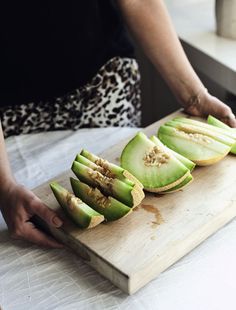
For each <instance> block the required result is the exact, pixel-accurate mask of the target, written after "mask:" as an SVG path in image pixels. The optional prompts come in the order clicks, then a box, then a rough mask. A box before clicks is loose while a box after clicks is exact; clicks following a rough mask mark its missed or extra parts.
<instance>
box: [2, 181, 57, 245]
mask: <svg viewBox="0 0 236 310" xmlns="http://www.w3.org/2000/svg"><path fill="white" fill-rule="evenodd" d="M0 209H1V212H2V215H3V217H4V219H5V222H6V224H7V226H8V229H9V232H10V235H11V237H12V238H14V239H24V240H27V241H30V242H32V243H35V244H37V245H40V246H44V247H52V248H61V247H63V245H62V244H60V243H59V242H57V241H56V240H55V239H53V238H51V237H49V236H48V235H46V234H45V233H44V232H42V231H40V230H39V229H37V228H36V227H35V226H34V224H33V223H32V222H31V221H30V219H31V218H32V217H33V216H34V215H37V216H39V217H40V218H41V219H43V220H44V221H45V222H46V223H47V224H48V225H49V226H52V227H55V228H59V227H60V226H62V224H63V222H62V220H61V219H60V218H59V217H58V215H57V214H56V213H55V212H54V211H52V210H50V209H49V208H48V207H47V206H46V205H44V204H43V203H42V202H41V200H40V199H39V198H38V197H37V196H36V195H35V194H34V193H33V192H31V191H29V190H28V189H26V188H25V187H24V186H22V185H19V184H17V183H15V182H11V183H10V184H9V185H8V186H6V188H4V190H3V189H1V194H0Z"/></svg>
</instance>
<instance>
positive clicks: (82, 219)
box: [50, 182, 104, 228]
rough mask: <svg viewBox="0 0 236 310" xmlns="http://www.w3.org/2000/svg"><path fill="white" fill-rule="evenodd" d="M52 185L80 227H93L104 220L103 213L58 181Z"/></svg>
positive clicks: (64, 207)
mask: <svg viewBox="0 0 236 310" xmlns="http://www.w3.org/2000/svg"><path fill="white" fill-rule="evenodd" d="M50 187H51V189H52V191H53V193H54V195H55V197H56V199H57V201H58V203H59V204H60V206H61V207H62V208H63V210H64V211H65V213H66V214H67V215H68V216H69V217H70V219H71V220H72V221H73V222H74V223H75V224H76V225H78V226H79V227H80V228H93V227H95V226H97V225H98V224H100V223H101V222H103V221H104V216H103V215H102V214H100V213H98V212H97V211H95V210H93V209H92V208H90V207H89V206H88V205H87V204H86V203H84V202H83V201H82V200H80V199H79V198H77V197H75V196H74V195H73V194H71V193H70V192H69V191H68V190H66V189H65V188H64V187H62V186H61V185H59V184H58V183H57V182H52V183H51V184H50Z"/></svg>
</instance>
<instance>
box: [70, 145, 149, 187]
mask: <svg viewBox="0 0 236 310" xmlns="http://www.w3.org/2000/svg"><path fill="white" fill-rule="evenodd" d="M79 155H80V156H83V158H86V159H87V160H88V161H87V164H85V163H84V164H85V165H88V166H89V167H91V163H93V164H95V165H96V168H95V166H94V165H93V169H95V170H96V169H97V170H98V171H99V172H101V173H102V174H103V175H108V176H112V177H113V178H117V179H119V180H121V181H122V182H125V183H127V184H128V185H131V186H133V185H134V184H135V185H136V186H139V187H140V188H141V189H143V185H142V184H141V183H140V182H139V180H137V179H136V178H135V177H134V176H132V175H130V173H128V172H127V171H126V170H125V169H123V168H121V167H120V166H117V165H115V164H113V163H110V162H109V161H108V160H105V159H103V158H101V157H98V156H97V155H95V154H93V153H91V152H89V151H87V150H85V149H83V150H82V151H81V152H80V154H78V155H77V156H76V159H75V160H76V161H80V160H79V158H80V156H79ZM82 163H83V162H82Z"/></svg>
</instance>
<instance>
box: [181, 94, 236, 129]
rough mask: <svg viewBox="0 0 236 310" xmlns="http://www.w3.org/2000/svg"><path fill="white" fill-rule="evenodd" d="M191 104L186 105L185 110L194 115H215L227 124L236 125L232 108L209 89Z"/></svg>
mask: <svg viewBox="0 0 236 310" xmlns="http://www.w3.org/2000/svg"><path fill="white" fill-rule="evenodd" d="M194 99H195V100H193V101H192V102H189V105H187V106H186V107H185V111H186V112H187V113H188V114H190V115H193V116H202V117H207V116H208V115H209V114H211V115H212V116H215V117H216V118H218V119H219V120H221V121H222V122H224V123H225V124H227V125H229V126H231V127H236V119H235V115H234V114H233V112H232V110H231V108H230V107H229V106H227V105H226V104H224V103H223V102H222V101H220V100H219V99H217V98H216V97H214V96H212V95H211V94H209V93H208V92H207V91H205V92H203V93H202V94H201V95H199V97H198V96H196V97H195V98H194Z"/></svg>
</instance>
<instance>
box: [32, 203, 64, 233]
mask: <svg viewBox="0 0 236 310" xmlns="http://www.w3.org/2000/svg"><path fill="white" fill-rule="evenodd" d="M31 212H32V213H33V214H36V215H38V216H39V217H40V218H41V219H43V220H44V221H45V222H46V223H47V224H48V225H49V226H53V227H57V228H59V227H61V226H62V224H63V221H62V220H61V219H60V218H59V216H58V215H57V214H56V212H55V211H53V210H50V209H49V208H48V207H47V206H46V205H45V204H43V203H42V202H41V201H40V200H34V201H33V203H32V204H31Z"/></svg>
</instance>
